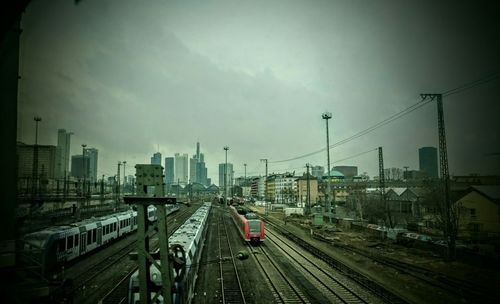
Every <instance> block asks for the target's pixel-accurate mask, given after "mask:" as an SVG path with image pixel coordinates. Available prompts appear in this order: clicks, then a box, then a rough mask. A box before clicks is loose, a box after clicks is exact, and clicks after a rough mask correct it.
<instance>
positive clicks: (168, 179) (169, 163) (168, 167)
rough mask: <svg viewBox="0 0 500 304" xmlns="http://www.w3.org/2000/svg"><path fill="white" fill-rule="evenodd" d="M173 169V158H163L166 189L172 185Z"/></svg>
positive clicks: (173, 178)
mask: <svg viewBox="0 0 500 304" xmlns="http://www.w3.org/2000/svg"><path fill="white" fill-rule="evenodd" d="M174 170H175V167H174V158H173V157H165V184H166V185H167V188H168V186H169V185H172V184H173V183H174V181H175V171H174Z"/></svg>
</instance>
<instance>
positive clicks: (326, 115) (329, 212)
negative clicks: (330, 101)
mask: <svg viewBox="0 0 500 304" xmlns="http://www.w3.org/2000/svg"><path fill="white" fill-rule="evenodd" d="M321 117H322V118H323V119H324V120H325V122H326V159H327V163H328V181H327V183H326V193H325V203H326V206H325V207H326V210H327V212H328V213H327V214H328V222H329V223H331V222H332V217H331V205H330V199H329V197H328V195H329V194H330V179H331V177H330V135H329V130H328V129H329V128H328V120H329V119H331V118H332V113H330V112H325V113H323V114H322V115H321Z"/></svg>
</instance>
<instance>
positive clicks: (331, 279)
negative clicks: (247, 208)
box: [267, 229, 376, 303]
mask: <svg viewBox="0 0 500 304" xmlns="http://www.w3.org/2000/svg"><path fill="white" fill-rule="evenodd" d="M267 239H268V240H269V241H270V242H272V243H273V244H274V245H275V246H276V247H277V248H279V249H281V251H282V252H283V254H285V255H286V256H288V258H289V259H290V260H292V261H293V262H294V263H293V264H294V265H296V266H297V268H298V269H299V271H300V272H301V273H302V274H303V275H304V276H305V277H306V278H307V279H308V281H309V282H311V283H312V284H313V285H314V286H316V288H317V289H318V290H319V291H320V292H321V293H322V294H323V295H324V296H325V297H326V298H328V299H329V300H330V301H331V302H332V303H376V299H373V296H371V295H370V294H368V293H367V292H366V291H365V290H363V289H362V288H360V287H359V286H352V285H353V284H352V282H346V279H345V278H342V277H341V276H338V275H336V274H334V273H333V272H327V271H325V268H328V265H326V264H325V263H324V262H322V261H318V260H317V259H316V258H315V257H314V256H312V255H311V254H309V253H306V252H301V251H299V250H297V249H296V246H291V245H290V244H289V243H288V242H286V240H284V239H283V238H282V237H280V236H279V235H277V234H276V233H274V232H273V231H272V230H270V229H268V230H267Z"/></svg>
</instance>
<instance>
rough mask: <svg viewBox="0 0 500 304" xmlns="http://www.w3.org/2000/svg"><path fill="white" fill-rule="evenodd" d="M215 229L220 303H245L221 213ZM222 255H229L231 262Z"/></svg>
mask: <svg viewBox="0 0 500 304" xmlns="http://www.w3.org/2000/svg"><path fill="white" fill-rule="evenodd" d="M217 231H218V239H219V269H220V284H221V296H222V303H246V301H245V294H244V292H243V288H242V287H241V282H240V276H239V274H238V268H237V267H236V263H235V262H234V255H233V250H232V248H231V243H230V241H229V235H228V231H227V226H226V221H225V220H224V216H223V215H221V216H220V218H219V222H218V223H217ZM224 257H230V260H231V262H230V263H229V262H226V261H225V260H224Z"/></svg>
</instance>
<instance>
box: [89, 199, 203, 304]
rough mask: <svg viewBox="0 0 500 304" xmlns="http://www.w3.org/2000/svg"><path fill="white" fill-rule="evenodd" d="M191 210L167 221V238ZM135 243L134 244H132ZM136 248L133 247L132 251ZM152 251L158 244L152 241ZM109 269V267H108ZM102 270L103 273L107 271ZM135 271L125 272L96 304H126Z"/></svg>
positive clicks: (181, 212)
mask: <svg viewBox="0 0 500 304" xmlns="http://www.w3.org/2000/svg"><path fill="white" fill-rule="evenodd" d="M192 213H193V212H192V208H186V209H184V210H183V211H178V212H177V213H174V214H175V217H173V218H170V219H167V225H168V227H169V233H168V236H170V235H172V234H173V233H174V232H175V230H177V228H179V226H181V225H182V224H183V223H184V221H185V220H186V219H188V218H189V217H190V216H191V214H192ZM134 243H135V242H134ZM135 248H136V247H135V246H134V247H133V248H132V250H134V249H135ZM151 248H152V250H153V251H154V250H156V249H157V248H158V242H157V241H154V240H152V242H151ZM108 268H109V267H108ZM108 268H106V269H104V270H103V271H105V270H107V269H108ZM136 270H137V266H134V267H133V268H132V269H131V270H130V271H127V272H126V273H125V274H123V275H122V276H121V277H120V279H119V280H118V283H116V284H115V285H114V287H113V288H112V289H110V290H109V291H108V293H107V294H106V295H104V296H103V297H102V298H101V299H100V300H99V301H98V303H100V304H108V303H109V304H115V303H126V302H127V292H128V280H129V278H130V276H131V275H132V274H133V273H134V272H135V271H136Z"/></svg>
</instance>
